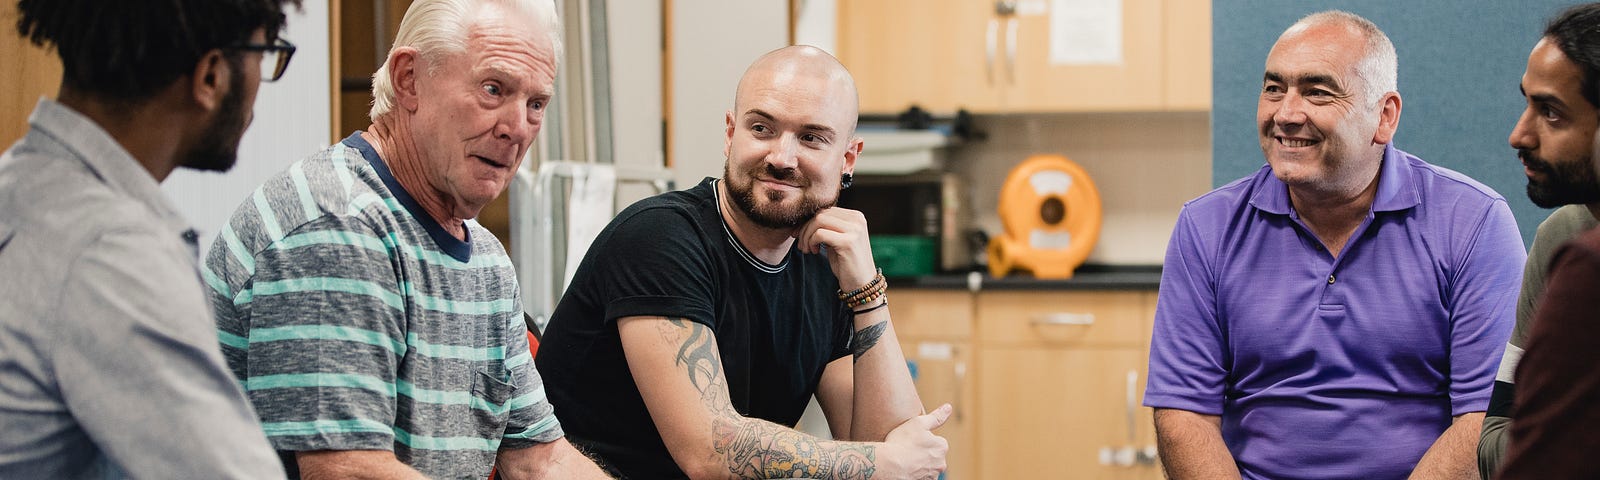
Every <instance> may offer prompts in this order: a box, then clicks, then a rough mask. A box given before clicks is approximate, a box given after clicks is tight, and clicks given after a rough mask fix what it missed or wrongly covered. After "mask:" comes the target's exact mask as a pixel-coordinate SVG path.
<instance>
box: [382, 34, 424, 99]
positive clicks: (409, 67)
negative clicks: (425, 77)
mask: <svg viewBox="0 0 1600 480" xmlns="http://www.w3.org/2000/svg"><path fill="white" fill-rule="evenodd" d="M423 68H424V65H423V64H422V52H419V51H417V49H416V48H415V47H399V48H396V49H394V51H392V52H389V85H392V86H394V102H395V105H398V106H399V107H400V108H404V109H406V111H408V112H415V111H417V106H418V105H419V104H420V103H421V97H422V95H421V93H419V92H418V91H417V76H418V75H420V74H421V73H422V72H421V70H422V69H423Z"/></svg>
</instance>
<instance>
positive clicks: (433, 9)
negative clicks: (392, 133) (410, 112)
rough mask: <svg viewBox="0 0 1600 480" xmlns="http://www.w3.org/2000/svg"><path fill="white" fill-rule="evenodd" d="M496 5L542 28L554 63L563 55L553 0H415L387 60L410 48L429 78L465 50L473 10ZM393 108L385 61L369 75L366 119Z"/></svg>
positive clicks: (559, 21) (391, 86)
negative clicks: (368, 106)
mask: <svg viewBox="0 0 1600 480" xmlns="http://www.w3.org/2000/svg"><path fill="white" fill-rule="evenodd" d="M486 3H498V4H501V5H505V6H507V7H510V8H511V10H513V11H515V12H518V13H522V14H525V15H527V16H530V17H532V18H533V19H534V21H535V22H537V23H538V24H540V25H542V26H543V27H544V31H545V35H547V36H549V37H550V46H551V52H552V54H553V55H554V56H555V58H554V59H553V60H554V61H555V62H556V63H558V64H559V63H560V62H561V57H562V55H563V54H564V53H563V49H562V43H561V18H560V16H559V15H557V14H556V5H555V2H554V0H417V1H416V2H414V3H412V4H411V8H408V9H406V15H405V18H404V19H402V20H401V21H400V31H399V32H398V33H397V34H396V35H395V38H394V46H392V47H389V54H390V55H391V56H390V57H389V58H390V59H392V58H394V57H393V54H394V50H395V49H396V48H400V47H413V48H416V49H417V52H418V53H419V56H420V57H421V59H422V61H423V65H425V66H426V72H427V74H429V75H432V74H433V73H434V70H435V69H436V68H438V66H439V65H440V64H441V63H443V62H442V60H443V59H444V58H445V57H446V56H449V55H454V54H459V53H462V52H465V51H467V37H468V35H469V33H470V31H471V29H472V27H473V25H472V24H470V23H469V22H470V21H471V19H468V18H467V15H468V14H470V13H471V12H472V11H473V8H474V7H477V6H479V5H481V4H486ZM393 108H394V85H393V84H391V83H390V82H389V60H387V59H386V60H384V62H383V66H381V67H378V71H377V72H376V73H373V74H372V110H371V111H369V112H368V113H367V116H368V117H369V118H371V119H372V121H374V122H376V121H378V117H380V116H383V115H385V114H387V113H389V110H391V109H393Z"/></svg>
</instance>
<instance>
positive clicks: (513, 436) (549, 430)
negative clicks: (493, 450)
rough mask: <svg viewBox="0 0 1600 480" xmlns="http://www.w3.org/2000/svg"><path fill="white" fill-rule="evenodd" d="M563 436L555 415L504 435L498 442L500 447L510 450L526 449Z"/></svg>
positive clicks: (563, 433)
mask: <svg viewBox="0 0 1600 480" xmlns="http://www.w3.org/2000/svg"><path fill="white" fill-rule="evenodd" d="M564 436H566V432H563V431H562V430H561V422H558V421H556V416H555V415H547V416H545V417H544V419H543V420H540V421H538V422H534V424H533V425H529V426H528V427H527V428H524V429H522V431H520V432H515V433H509V432H508V433H506V436H505V437H504V438H503V439H502V440H501V442H500V447H501V448H510V449H518V448H528V447H532V446H534V445H538V444H541V443H550V442H554V441H556V440H557V439H560V438H561V437H564Z"/></svg>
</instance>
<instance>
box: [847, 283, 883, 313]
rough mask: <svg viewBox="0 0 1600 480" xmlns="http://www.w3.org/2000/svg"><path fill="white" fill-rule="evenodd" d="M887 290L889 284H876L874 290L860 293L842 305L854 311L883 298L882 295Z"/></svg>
mask: <svg viewBox="0 0 1600 480" xmlns="http://www.w3.org/2000/svg"><path fill="white" fill-rule="evenodd" d="M888 290H889V283H888V282H878V285H877V287H876V288H873V289H872V290H868V291H865V292H862V293H861V294H859V295H857V296H854V297H850V298H849V299H847V300H845V301H844V304H845V306H848V307H850V308H852V309H854V308H856V307H859V306H862V305H866V304H869V303H872V302H875V301H877V300H878V299H879V298H883V297H884V295H886V294H887V293H886V292H887V291H888Z"/></svg>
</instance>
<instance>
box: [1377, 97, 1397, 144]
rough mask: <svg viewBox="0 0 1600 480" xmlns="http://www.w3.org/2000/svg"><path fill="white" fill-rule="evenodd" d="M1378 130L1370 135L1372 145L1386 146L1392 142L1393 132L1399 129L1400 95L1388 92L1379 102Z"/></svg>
mask: <svg viewBox="0 0 1600 480" xmlns="http://www.w3.org/2000/svg"><path fill="white" fill-rule="evenodd" d="M1379 102H1380V103H1379V107H1378V108H1379V110H1378V129H1377V131H1375V132H1373V134H1372V143H1375V144H1378V145H1388V144H1389V142H1391V141H1394V132H1395V130H1398V129H1399V128H1400V106H1401V103H1400V94H1399V93H1395V92H1389V93H1385V94H1383V99H1382V100H1379Z"/></svg>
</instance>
